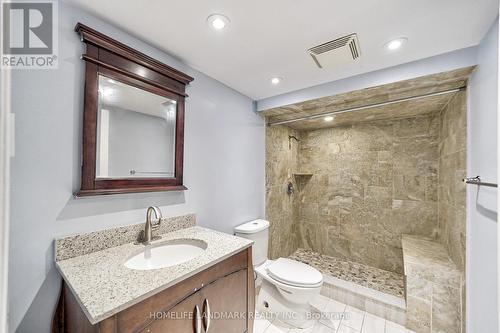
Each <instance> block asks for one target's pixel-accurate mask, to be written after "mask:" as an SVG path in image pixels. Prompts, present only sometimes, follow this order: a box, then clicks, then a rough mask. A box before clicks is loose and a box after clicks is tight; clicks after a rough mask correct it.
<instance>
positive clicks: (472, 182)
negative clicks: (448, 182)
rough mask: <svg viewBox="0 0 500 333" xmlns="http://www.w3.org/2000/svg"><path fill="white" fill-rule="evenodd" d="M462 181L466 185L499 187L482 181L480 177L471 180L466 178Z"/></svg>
mask: <svg viewBox="0 0 500 333" xmlns="http://www.w3.org/2000/svg"><path fill="white" fill-rule="evenodd" d="M462 181H463V182H464V183H466V184H472V185H479V186H488V187H498V184H495V183H487V182H483V181H481V177H480V176H476V177H471V178H464V179H462Z"/></svg>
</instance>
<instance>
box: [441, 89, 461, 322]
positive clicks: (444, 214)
mask: <svg viewBox="0 0 500 333" xmlns="http://www.w3.org/2000/svg"><path fill="white" fill-rule="evenodd" d="M466 96H467V95H466V93H465V92H460V93H458V94H457V95H456V96H455V97H454V98H453V99H452V100H451V101H450V103H449V104H448V106H447V107H446V108H445V109H444V110H443V111H442V113H441V130H440V139H441V140H440V143H439V152H440V154H439V156H440V157H439V205H438V216H439V227H440V230H441V233H440V241H441V243H443V244H444V246H445V247H446V248H447V250H448V252H449V254H450V257H451V258H452V260H453V261H454V262H455V264H456V265H457V267H458V269H459V270H460V272H461V291H460V298H461V304H462V318H465V303H466V302H465V244H466V185H465V184H464V183H462V182H461V179H462V178H464V177H466V169H467V167H466V164H467V157H466V156H467V110H466V106H467V102H466V98H467V97H466ZM462 326H463V330H462V331H463V332H465V320H462Z"/></svg>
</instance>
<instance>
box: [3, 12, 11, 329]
mask: <svg viewBox="0 0 500 333" xmlns="http://www.w3.org/2000/svg"><path fill="white" fill-rule="evenodd" d="M0 15H2V10H1V6H0ZM0 32H1V29H0ZM10 82H11V73H10V70H1V69H0V332H7V331H8V330H7V322H8V321H7V278H8V274H7V271H8V262H9V260H8V259H9V187H10V186H9V165H10V156H11V154H10V150H11V131H10V119H11V113H10V106H11V100H10V95H11V94H10V92H11V90H10V89H11V87H10Z"/></svg>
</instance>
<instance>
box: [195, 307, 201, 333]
mask: <svg viewBox="0 0 500 333" xmlns="http://www.w3.org/2000/svg"><path fill="white" fill-rule="evenodd" d="M200 330H201V314H200V307H199V306H198V305H196V306H195V308H194V332H195V333H200Z"/></svg>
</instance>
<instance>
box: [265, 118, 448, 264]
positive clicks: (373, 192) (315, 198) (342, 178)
mask: <svg viewBox="0 0 500 333" xmlns="http://www.w3.org/2000/svg"><path fill="white" fill-rule="evenodd" d="M439 131H440V118H439V115H432V116H420V117H415V118H408V119H402V120H392V121H388V120H384V121H376V122H364V123H357V124H354V125H350V126H342V127H334V128H329V129H321V130H315V131H308V132H302V133H301V142H300V150H299V169H300V170H299V171H302V172H311V173H313V176H312V177H311V178H309V179H305V178H304V179H303V180H302V181H301V182H300V183H299V184H298V187H299V198H298V199H299V203H298V206H299V212H298V220H297V229H298V235H299V240H298V245H299V247H304V248H309V249H312V250H314V251H316V252H320V253H323V254H326V255H330V256H334V257H339V258H343V259H347V260H352V261H356V262H360V263H364V264H367V265H370V266H374V267H378V268H381V269H385V270H389V271H394V272H397V273H402V272H403V262H402V250H401V235H402V234H415V235H423V236H430V237H435V236H436V235H437V229H438V202H437V201H438V165H439ZM268 203H270V201H268Z"/></svg>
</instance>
